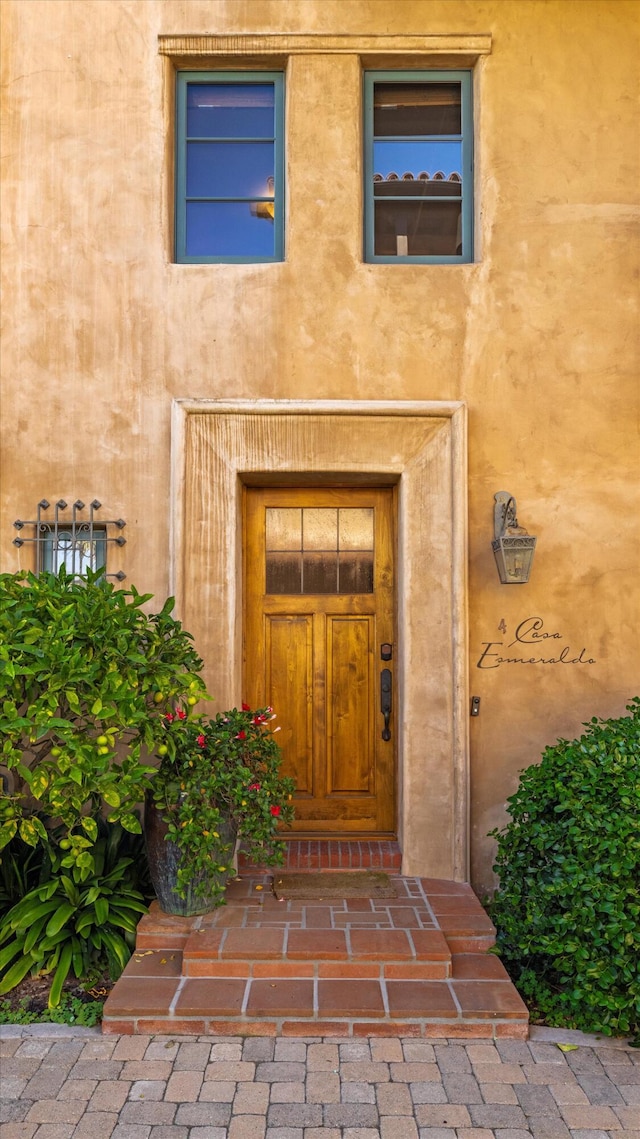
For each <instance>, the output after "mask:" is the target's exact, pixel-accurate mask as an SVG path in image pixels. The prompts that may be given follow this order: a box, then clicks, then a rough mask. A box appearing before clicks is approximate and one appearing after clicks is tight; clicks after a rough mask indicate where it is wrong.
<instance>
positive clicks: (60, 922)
mask: <svg viewBox="0 0 640 1139" xmlns="http://www.w3.org/2000/svg"><path fill="white" fill-rule="evenodd" d="M76 909H77V906H74V905H73V903H72V902H63V903H62V905H61V906H59V907H58V910H57V911H56V913H55V914H54V915H53V917H52V918H50V919H49V922H48V925H47V928H46V931H45V932H46V935H47V937H52V936H53V934H55V933H58V932H59V931H60V930H61V929H62V927H63V926H65V925H66V924H67V922H68V921H69V918H70V917H71V916H72V914H75V912H76Z"/></svg>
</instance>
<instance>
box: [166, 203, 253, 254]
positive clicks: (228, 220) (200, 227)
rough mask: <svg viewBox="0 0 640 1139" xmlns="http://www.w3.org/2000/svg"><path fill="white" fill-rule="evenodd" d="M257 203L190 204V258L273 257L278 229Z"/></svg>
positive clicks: (188, 214) (188, 241)
mask: <svg viewBox="0 0 640 1139" xmlns="http://www.w3.org/2000/svg"><path fill="white" fill-rule="evenodd" d="M263 204H264V205H267V204H268V203H260V202H258V203H255V202H187V240H186V252H187V254H188V255H189V256H190V257H236V256H255V257H272V256H273V252H274V229H273V226H272V225H269V224H268V222H265V219H264V216H263V215H262V213H260V212H259V211H260V207H261V205H263Z"/></svg>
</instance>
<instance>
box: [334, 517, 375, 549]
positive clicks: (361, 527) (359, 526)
mask: <svg viewBox="0 0 640 1139" xmlns="http://www.w3.org/2000/svg"><path fill="white" fill-rule="evenodd" d="M338 516H339V533H340V541H339V549H341V550H373V507H366V508H365V509H364V510H354V509H349V510H339V511H338Z"/></svg>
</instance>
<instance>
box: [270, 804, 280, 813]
mask: <svg viewBox="0 0 640 1139" xmlns="http://www.w3.org/2000/svg"><path fill="white" fill-rule="evenodd" d="M269 809H270V811H271V814H272V815H279V814H280V808H279V807H277V806H276V805H275V804H274V806H273V807H270V808H269Z"/></svg>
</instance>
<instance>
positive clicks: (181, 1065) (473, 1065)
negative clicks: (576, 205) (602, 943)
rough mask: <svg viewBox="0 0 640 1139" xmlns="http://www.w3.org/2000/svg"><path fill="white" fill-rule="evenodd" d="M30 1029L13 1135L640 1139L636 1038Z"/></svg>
mask: <svg viewBox="0 0 640 1139" xmlns="http://www.w3.org/2000/svg"><path fill="white" fill-rule="evenodd" d="M18 1031H19V1030H17V1029H9V1028H5V1029H1V1028H0V1057H1V1058H2V1068H1V1085H0V1087H1V1091H2V1113H3V1114H2V1116H1V1119H2V1121H3V1127H2V1139H527V1137H529V1136H533V1137H534V1139H607V1137H608V1139H618V1137H619V1136H625V1137H626V1139H640V1050H634V1049H632V1048H630V1047H628V1046H626V1045H625V1044H624V1043H622V1042H607V1043H605V1042H600V1043H598V1045H597V1046H596V1047H594V1046H591V1045H590V1044H583V1043H581V1044H580V1045H579V1046H578V1047H577V1048H575V1049H574V1050H573V1051H569V1052H565V1051H562V1050H561V1049H560V1048H559V1047H558V1046H557V1045H556V1044H555V1043H550V1042H547V1041H546V1040H545V1039H542V1040H541V1039H540V1036H539V1035H538V1036H537V1035H536V1033H543V1034H544V1031H545V1030H536V1029H533V1030H532V1035H531V1038H530V1039H529V1040H528V1041H523V1040H522V1041H520V1040H498V1041H495V1042H492V1041H487V1040H465V1041H460V1040H438V1041H427V1040H422V1039H420V1040H417V1039H412V1038H403V1037H389V1038H378V1039H362V1040H354V1039H349V1040H345V1039H343V1038H333V1039H332V1038H330V1037H324V1038H321V1037H315V1038H314V1037H308V1038H304V1039H285V1038H273V1037H252V1038H249V1039H240V1038H238V1037H211V1036H207V1037H197V1036H193V1037H180V1038H179V1039H173V1038H172V1037H171V1036H155V1037H154V1036H120V1037H119V1036H110V1037H104V1036H100V1035H99V1033H98V1032H97V1031H96V1032H95V1033H92V1032H91V1031H90V1030H85V1033H84V1035H80V1034H76V1035H71V1036H69V1035H61V1036H60V1038H58V1039H56V1038H53V1037H51V1036H47V1037H45V1036H41V1035H33V1036H22V1037H21V1036H18V1035H11V1033H16V1032H18ZM23 1031H25V1032H26V1031H28V1030H23ZM62 1031H63V1032H64V1030H62ZM67 1031H68V1030H67ZM572 1035H574V1036H575V1035H577V1034H570V1033H569V1034H566V1035H565V1037H564V1039H566V1038H567V1036H568V1037H571V1036H572ZM559 1038H562V1036H560V1037H559ZM587 1039H589V1038H587Z"/></svg>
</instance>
